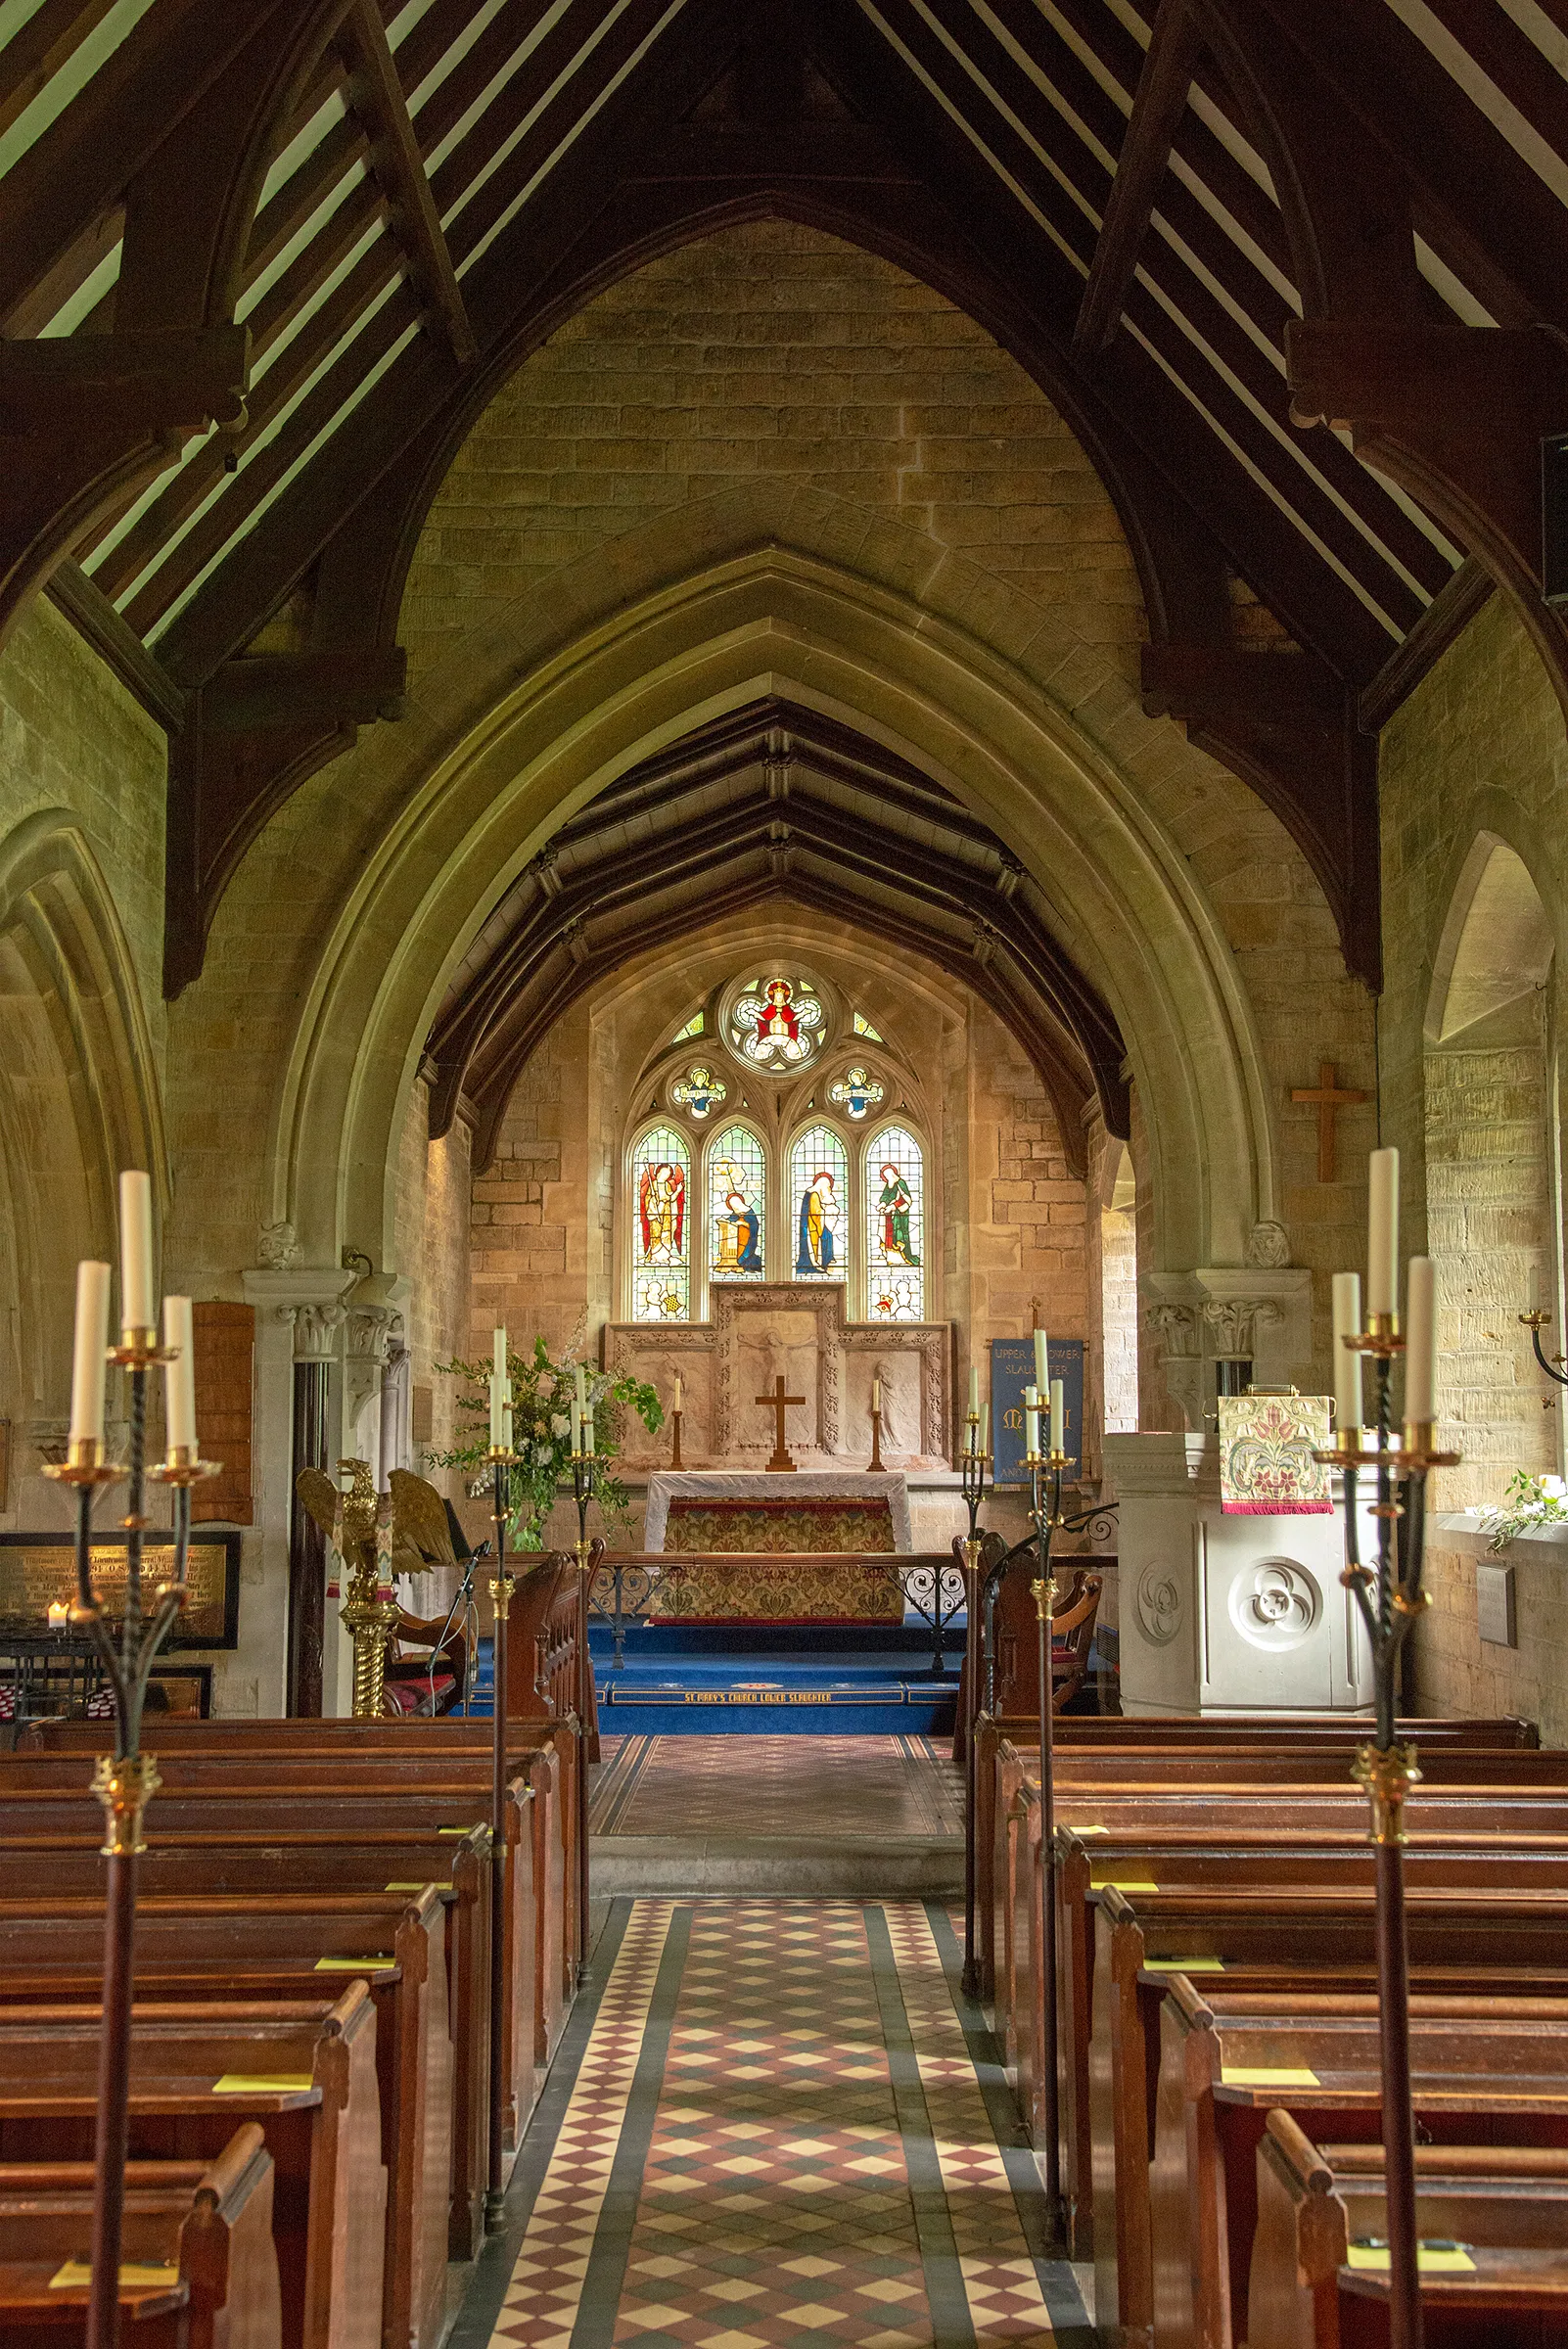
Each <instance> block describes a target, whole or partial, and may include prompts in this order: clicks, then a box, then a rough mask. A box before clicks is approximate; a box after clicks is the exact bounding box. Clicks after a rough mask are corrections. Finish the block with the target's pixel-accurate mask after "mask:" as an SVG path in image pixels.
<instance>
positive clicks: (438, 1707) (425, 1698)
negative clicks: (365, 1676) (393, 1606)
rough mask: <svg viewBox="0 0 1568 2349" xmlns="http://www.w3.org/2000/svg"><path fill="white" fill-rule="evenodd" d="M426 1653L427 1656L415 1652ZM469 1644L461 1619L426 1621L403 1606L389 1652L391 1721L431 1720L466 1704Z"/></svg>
mask: <svg viewBox="0 0 1568 2349" xmlns="http://www.w3.org/2000/svg"><path fill="white" fill-rule="evenodd" d="M419 1649H423V1651H424V1652H423V1654H420V1653H417V1652H414V1651H416V1650H419ZM467 1680H468V1641H467V1639H466V1638H465V1637H464V1635H463V1625H462V1619H461V1616H459V1617H457V1618H456V1619H455V1620H453V1621H450V1622H449V1621H448V1620H447V1618H446V1617H445V1616H439V1617H438V1616H431V1617H430V1618H429V1620H428V1621H427V1620H422V1619H421V1618H420V1617H419V1616H417V1615H410V1614H409V1613H408V1612H407V1611H406V1609H404V1608H402V1607H399V1608H398V1610H397V1621H396V1623H395V1624H394V1626H393V1627H392V1643H391V1644H390V1645H389V1647H388V1650H387V1680H386V1702H385V1706H384V1710H385V1711H386V1712H387V1713H389V1714H390V1715H392V1717H393V1718H397V1719H404V1720H421V1721H430V1720H434V1719H436V1718H437V1717H438V1716H439V1715H440V1714H442V1713H450V1712H451V1711H452V1710H453V1708H454V1707H455V1706H457V1705H460V1704H461V1703H462V1701H463V1690H464V1687H465V1686H466V1684H467Z"/></svg>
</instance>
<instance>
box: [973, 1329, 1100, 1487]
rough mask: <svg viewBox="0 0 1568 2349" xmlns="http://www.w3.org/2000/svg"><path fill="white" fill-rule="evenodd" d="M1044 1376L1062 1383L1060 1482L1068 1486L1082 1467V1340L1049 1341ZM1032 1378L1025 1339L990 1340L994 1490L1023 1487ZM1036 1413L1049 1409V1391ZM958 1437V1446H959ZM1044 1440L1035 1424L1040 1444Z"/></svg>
mask: <svg viewBox="0 0 1568 2349" xmlns="http://www.w3.org/2000/svg"><path fill="white" fill-rule="evenodd" d="M1048 1352H1049V1359H1050V1373H1051V1376H1052V1378H1059V1379H1060V1380H1061V1382H1062V1405H1063V1416H1064V1418H1065V1421H1066V1425H1065V1427H1064V1429H1063V1433H1062V1450H1063V1451H1065V1452H1066V1453H1067V1466H1066V1467H1065V1468H1064V1469H1063V1470H1062V1481H1063V1483H1064V1484H1071V1483H1072V1482H1073V1480H1074V1478H1075V1477H1077V1476H1079V1475H1080V1474H1082V1472H1083V1467H1084V1341H1083V1339H1082V1338H1052V1339H1050V1341H1049V1345H1048ZM1034 1376H1035V1341H1034V1339H1033V1338H1032V1337H1030V1338H992V1341H991V1449H992V1452H993V1453H994V1454H995V1461H994V1465H993V1466H992V1483H994V1484H998V1485H1027V1484H1028V1482H1029V1476H1028V1472H1027V1471H1026V1469H1025V1467H1024V1389H1025V1388H1026V1387H1027V1386H1029V1385H1030V1384H1031V1382H1032V1381H1033V1379H1034ZM1039 1400H1040V1405H1041V1409H1042V1411H1044V1410H1047V1409H1048V1408H1049V1405H1050V1391H1049V1389H1047V1390H1046V1392H1045V1393H1044V1394H1043V1395H1042V1396H1041V1397H1040V1399H1039ZM962 1440H963V1439H962V1437H961V1436H960V1438H959V1441H960V1443H961V1442H962ZM1049 1440H1050V1429H1049V1425H1048V1423H1047V1422H1045V1421H1043V1420H1042V1422H1041V1426H1040V1441H1041V1444H1042V1445H1043V1444H1046V1443H1048V1442H1049Z"/></svg>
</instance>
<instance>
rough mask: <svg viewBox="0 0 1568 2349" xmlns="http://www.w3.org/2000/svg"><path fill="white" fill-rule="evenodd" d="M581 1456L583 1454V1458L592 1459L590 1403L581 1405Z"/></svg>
mask: <svg viewBox="0 0 1568 2349" xmlns="http://www.w3.org/2000/svg"><path fill="white" fill-rule="evenodd" d="M582 1456H583V1458H584V1459H588V1460H591V1459H592V1457H593V1405H592V1404H585V1405H584V1406H583V1412H582Z"/></svg>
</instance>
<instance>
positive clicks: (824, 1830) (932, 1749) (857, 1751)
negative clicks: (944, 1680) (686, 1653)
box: [590, 1737, 964, 1837]
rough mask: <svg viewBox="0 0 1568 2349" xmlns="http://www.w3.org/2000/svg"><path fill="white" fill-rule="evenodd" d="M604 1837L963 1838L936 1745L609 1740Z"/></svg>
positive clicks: (958, 1804)
mask: <svg viewBox="0 0 1568 2349" xmlns="http://www.w3.org/2000/svg"><path fill="white" fill-rule="evenodd" d="M601 1742H602V1747H603V1754H604V1760H603V1763H602V1765H601V1768H600V1773H599V1778H598V1783H597V1785H596V1787H595V1790H594V1796H593V1807H592V1811H591V1814H590V1819H591V1825H592V1830H593V1833H594V1834H595V1835H663V1836H674V1835H692V1836H704V1835H760V1836H761V1835H766V1836H776V1835H843V1836H851V1837H865V1836H870V1837H875V1836H884V1835H923V1836H935V1837H944V1836H962V1834H963V1831H964V1826H963V1790H962V1782H961V1773H959V1772H958V1770H957V1769H956V1768H955V1767H954V1765H953V1764H952V1763H951V1762H950V1761H948V1760H947V1759H946V1758H945V1751H944V1750H943V1749H941V1748H939V1747H937V1746H936V1745H934V1744H933V1742H932V1740H931V1739H930V1738H928V1737H618V1738H610V1737H606V1738H604V1739H603V1740H602V1741H601Z"/></svg>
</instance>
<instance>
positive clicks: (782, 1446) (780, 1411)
mask: <svg viewBox="0 0 1568 2349" xmlns="http://www.w3.org/2000/svg"><path fill="white" fill-rule="evenodd" d="M752 1400H753V1402H754V1403H760V1404H761V1405H762V1406H763V1408H764V1409H766V1410H769V1411H772V1412H774V1413H776V1417H775V1419H774V1423H773V1428H774V1433H773V1456H772V1458H771V1459H770V1460H769V1461H768V1463H767V1466H768V1473H769V1475H772V1476H777V1475H779V1474H781V1473H782V1472H783V1470H785V1469H787V1468H793V1467H794V1466H795V1464H796V1463H795V1462H794V1461H793V1460H792V1459H791V1458H790V1454H789V1447H788V1445H787V1444H786V1443H785V1441H784V1413H785V1412H786V1410H788V1408H789V1406H790V1405H791V1404H792V1403H804V1402H805V1401H806V1397H805V1396H804V1395H786V1394H785V1392H784V1379H783V1375H782V1373H780V1375H779V1376H778V1377H777V1378H776V1379H774V1381H773V1392H772V1394H771V1395H756V1396H754V1397H753V1398H752Z"/></svg>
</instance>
